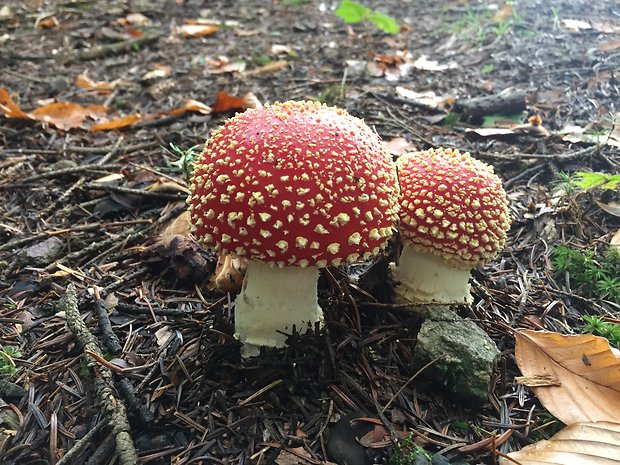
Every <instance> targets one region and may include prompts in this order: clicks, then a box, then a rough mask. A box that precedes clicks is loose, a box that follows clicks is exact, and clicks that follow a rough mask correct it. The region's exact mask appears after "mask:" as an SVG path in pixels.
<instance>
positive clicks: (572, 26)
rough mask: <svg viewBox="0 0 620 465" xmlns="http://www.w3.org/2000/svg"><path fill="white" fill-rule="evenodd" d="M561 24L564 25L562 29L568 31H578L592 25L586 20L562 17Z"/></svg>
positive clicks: (590, 27) (589, 27)
mask: <svg viewBox="0 0 620 465" xmlns="http://www.w3.org/2000/svg"><path fill="white" fill-rule="evenodd" d="M561 24H562V26H564V29H566V30H568V31H570V32H579V31H583V30H588V29H592V26H591V25H590V23H588V22H587V21H581V20H578V19H563V20H562V21H561Z"/></svg>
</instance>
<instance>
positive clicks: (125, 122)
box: [90, 114, 142, 131]
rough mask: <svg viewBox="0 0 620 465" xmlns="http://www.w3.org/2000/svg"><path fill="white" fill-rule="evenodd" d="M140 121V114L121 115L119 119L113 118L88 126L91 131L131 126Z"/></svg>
mask: <svg viewBox="0 0 620 465" xmlns="http://www.w3.org/2000/svg"><path fill="white" fill-rule="evenodd" d="M139 121H142V116H140V115H138V114H133V115H127V116H123V117H122V118H119V119H113V120H111V121H108V122H106V123H99V124H93V125H92V126H91V127H90V130H91V131H109V130H110V129H120V128H125V127H127V126H132V125H134V124H136V123H137V122H139Z"/></svg>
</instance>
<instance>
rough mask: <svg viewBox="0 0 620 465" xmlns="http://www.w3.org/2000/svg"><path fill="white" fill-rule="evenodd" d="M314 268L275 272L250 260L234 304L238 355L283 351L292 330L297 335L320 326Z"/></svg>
mask: <svg viewBox="0 0 620 465" xmlns="http://www.w3.org/2000/svg"><path fill="white" fill-rule="evenodd" d="M318 279H319V269H318V268H317V267H306V268H301V267H286V268H278V267H276V266H270V265H268V264H265V263H262V262H259V261H256V260H250V261H249V262H248V268H247V271H246V274H245V279H244V281H243V287H242V289H241V293H240V294H239V295H238V296H237V299H236V300H235V337H236V338H237V339H239V340H240V341H241V342H242V343H243V348H242V351H241V355H242V356H243V357H253V356H255V355H258V354H259V352H260V346H267V347H284V346H285V345H286V344H285V343H286V338H287V337H288V335H290V334H292V332H293V326H295V329H296V331H297V332H299V333H305V332H306V331H307V330H308V328H313V327H314V324H315V323H316V322H319V323H320V324H321V325H322V324H323V311H322V310H321V307H319V303H318V299H317V292H316V287H317V282H318Z"/></svg>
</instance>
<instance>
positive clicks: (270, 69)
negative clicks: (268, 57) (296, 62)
mask: <svg viewBox="0 0 620 465" xmlns="http://www.w3.org/2000/svg"><path fill="white" fill-rule="evenodd" d="M287 66H288V61H286V60H277V61H272V62H271V63H268V64H266V65H265V66H261V67H259V68H254V69H251V70H249V71H246V72H244V73H243V75H244V76H262V75H263V74H269V73H276V72H278V71H282V70H283V69H284V68H286V67H287Z"/></svg>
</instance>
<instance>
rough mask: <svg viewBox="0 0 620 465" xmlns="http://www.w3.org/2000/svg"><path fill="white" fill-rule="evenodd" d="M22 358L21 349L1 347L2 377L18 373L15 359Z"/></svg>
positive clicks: (0, 367) (0, 373)
mask: <svg viewBox="0 0 620 465" xmlns="http://www.w3.org/2000/svg"><path fill="white" fill-rule="evenodd" d="M21 356H22V353H21V351H20V350H19V347H16V346H0V375H13V374H15V372H17V365H16V364H15V359H16V358H20V357H21Z"/></svg>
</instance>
